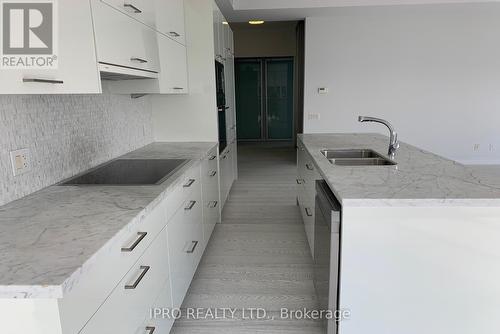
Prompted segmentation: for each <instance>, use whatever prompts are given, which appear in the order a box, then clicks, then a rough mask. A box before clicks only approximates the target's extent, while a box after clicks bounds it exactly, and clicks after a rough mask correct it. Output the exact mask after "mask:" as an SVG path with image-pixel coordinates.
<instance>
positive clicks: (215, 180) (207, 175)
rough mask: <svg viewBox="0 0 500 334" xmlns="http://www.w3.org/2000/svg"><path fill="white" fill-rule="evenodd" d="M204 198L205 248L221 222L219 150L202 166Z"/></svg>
mask: <svg viewBox="0 0 500 334" xmlns="http://www.w3.org/2000/svg"><path fill="white" fill-rule="evenodd" d="M201 177H202V197H203V240H204V247H205V246H206V245H207V243H208V241H209V240H210V236H211V235H212V232H213V230H214V227H215V225H216V224H217V223H218V222H219V221H220V198H219V168H218V160H217V149H215V150H214V151H212V152H210V154H209V155H208V157H207V158H206V159H205V160H204V161H203V164H202V166H201Z"/></svg>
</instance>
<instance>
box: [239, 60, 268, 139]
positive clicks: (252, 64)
mask: <svg viewBox="0 0 500 334" xmlns="http://www.w3.org/2000/svg"><path fill="white" fill-rule="evenodd" d="M261 68H262V65H261V61H260V60H256V61H243V62H242V61H240V62H237V63H236V71H235V74H236V82H237V83H238V84H237V85H236V113H237V117H236V120H237V129H238V139H244V140H260V139H261V136H262V133H261V113H262V70H261Z"/></svg>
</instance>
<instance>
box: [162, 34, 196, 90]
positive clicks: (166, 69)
mask: <svg viewBox="0 0 500 334" xmlns="http://www.w3.org/2000/svg"><path fill="white" fill-rule="evenodd" d="M158 42H159V50H160V56H161V59H160V64H161V72H160V79H159V80H160V83H161V87H160V92H161V93H167V94H187V93H188V91H189V89H188V71H187V54H186V47H185V46H184V45H182V44H180V43H177V42H175V41H173V40H171V39H169V38H168V37H164V36H162V35H159V37H158Z"/></svg>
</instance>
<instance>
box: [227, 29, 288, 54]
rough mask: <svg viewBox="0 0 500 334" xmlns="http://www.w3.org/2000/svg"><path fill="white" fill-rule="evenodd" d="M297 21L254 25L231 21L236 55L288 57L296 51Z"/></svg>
mask: <svg viewBox="0 0 500 334" xmlns="http://www.w3.org/2000/svg"><path fill="white" fill-rule="evenodd" d="M296 27H297V22H294V21H291V22H289V21H284V22H266V23H265V24H263V25H260V26H255V25H250V24H248V23H246V22H245V23H231V28H232V29H233V32H234V53H235V54H236V57H288V56H292V57H293V56H295V55H296V53H297V33H296Z"/></svg>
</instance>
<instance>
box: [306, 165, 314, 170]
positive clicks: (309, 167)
mask: <svg viewBox="0 0 500 334" xmlns="http://www.w3.org/2000/svg"><path fill="white" fill-rule="evenodd" d="M306 168H307V169H309V170H314V168H313V166H311V165H309V164H306Z"/></svg>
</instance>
